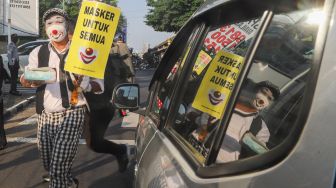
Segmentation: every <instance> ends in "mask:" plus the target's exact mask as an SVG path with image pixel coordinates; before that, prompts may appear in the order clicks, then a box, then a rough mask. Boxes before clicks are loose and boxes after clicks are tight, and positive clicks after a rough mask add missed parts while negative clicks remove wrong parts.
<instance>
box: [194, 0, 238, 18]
mask: <svg viewBox="0 0 336 188" xmlns="http://www.w3.org/2000/svg"><path fill="white" fill-rule="evenodd" d="M229 1H233V0H207V1H205V2H204V3H203V4H202V5H201V6H200V7H199V8H198V9H197V11H196V12H195V13H194V14H193V15H192V18H194V17H197V16H199V15H201V14H203V13H204V12H207V11H209V10H211V9H214V8H216V7H218V6H220V5H222V4H224V3H226V2H229Z"/></svg>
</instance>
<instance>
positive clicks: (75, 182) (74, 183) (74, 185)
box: [69, 178, 79, 188]
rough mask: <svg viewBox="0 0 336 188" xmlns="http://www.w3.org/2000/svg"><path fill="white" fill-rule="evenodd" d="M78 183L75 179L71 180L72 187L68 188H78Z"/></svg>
mask: <svg viewBox="0 0 336 188" xmlns="http://www.w3.org/2000/svg"><path fill="white" fill-rule="evenodd" d="M78 185H79V181H78V179H77V178H72V185H71V186H70V187H69V188H78Z"/></svg>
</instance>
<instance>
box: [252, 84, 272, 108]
mask: <svg viewBox="0 0 336 188" xmlns="http://www.w3.org/2000/svg"><path fill="white" fill-rule="evenodd" d="M273 100H274V97H273V94H272V92H271V91H270V90H269V89H268V88H267V87H263V88H261V89H259V90H258V91H257V93H256V95H255V98H254V99H253V100H252V101H251V105H252V106H253V107H254V108H256V109H258V110H262V109H264V108H266V107H268V106H269V105H270V104H271V102H272V101H273Z"/></svg>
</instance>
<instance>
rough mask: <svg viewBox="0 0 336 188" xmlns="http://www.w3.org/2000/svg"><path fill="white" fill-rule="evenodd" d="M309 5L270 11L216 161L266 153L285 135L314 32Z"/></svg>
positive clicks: (301, 86) (313, 13) (294, 117)
mask: <svg viewBox="0 0 336 188" xmlns="http://www.w3.org/2000/svg"><path fill="white" fill-rule="evenodd" d="M318 15H321V10H319V9H310V10H304V11H296V12H291V13H287V14H278V15H275V16H274V17H273V19H272V21H271V23H270V26H269V27H268V29H267V31H266V32H265V34H264V35H263V38H262V40H261V43H260V45H259V48H258V50H257V52H256V54H255V57H254V60H253V63H252V65H251V68H250V71H249V73H248V75H247V79H246V80H245V81H244V83H243V86H242V89H241V92H240V95H239V96H238V98H237V102H236V105H235V108H234V110H233V113H232V116H231V120H230V122H229V124H228V128H227V130H226V134H225V136H224V141H223V143H222V145H221V148H220V150H219V154H218V157H217V162H220V163H223V162H230V161H235V160H238V159H242V158H247V157H251V156H254V155H258V154H262V153H265V152H268V151H269V150H271V149H272V148H274V147H276V146H277V145H279V144H280V143H281V142H283V141H284V139H285V138H286V137H287V136H288V135H289V133H290V131H291V130H292V128H293V127H294V126H293V124H294V122H295V121H296V120H297V118H298V112H299V109H300V107H301V106H302V105H303V103H302V98H303V94H304V89H305V86H306V83H307V81H308V80H309V79H310V77H309V75H310V74H308V73H309V71H310V68H311V65H312V57H313V55H314V45H315V39H316V35H317V31H318V26H319V25H318V22H316V21H314V20H316V16H318Z"/></svg>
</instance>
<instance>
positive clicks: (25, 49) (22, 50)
mask: <svg viewBox="0 0 336 188" xmlns="http://www.w3.org/2000/svg"><path fill="white" fill-rule="evenodd" d="M47 43H48V42H47V41H45V42H44V41H41V42H31V43H28V44H23V45H21V46H19V47H18V53H19V54H20V55H29V53H30V52H31V51H33V50H34V49H35V48H36V47H38V46H40V45H43V44H47Z"/></svg>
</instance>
